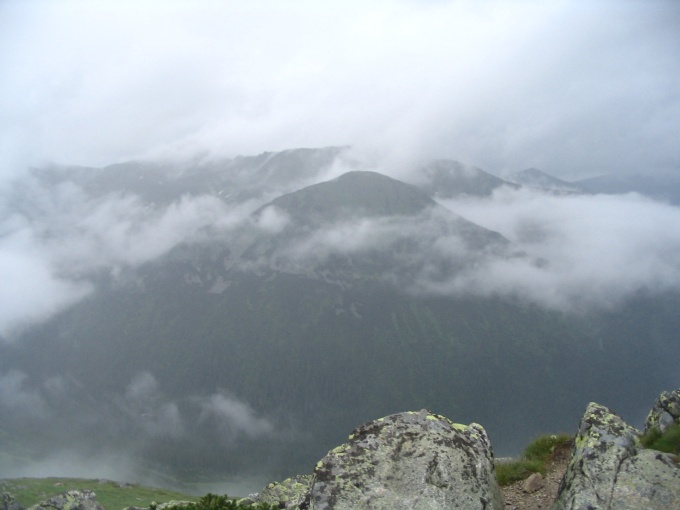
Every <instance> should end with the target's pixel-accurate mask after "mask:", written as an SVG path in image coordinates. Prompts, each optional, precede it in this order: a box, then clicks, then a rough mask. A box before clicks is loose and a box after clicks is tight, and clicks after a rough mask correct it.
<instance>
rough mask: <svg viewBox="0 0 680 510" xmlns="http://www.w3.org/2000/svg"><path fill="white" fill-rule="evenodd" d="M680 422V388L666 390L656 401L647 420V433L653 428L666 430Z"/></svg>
mask: <svg viewBox="0 0 680 510" xmlns="http://www.w3.org/2000/svg"><path fill="white" fill-rule="evenodd" d="M676 423H680V389H677V390H674V391H664V392H663V393H661V395H659V398H657V399H656V402H654V407H652V410H651V411H650V412H649V414H648V415H647V420H646V421H645V434H647V433H648V432H651V431H652V430H653V429H658V430H659V431H661V432H665V431H666V429H667V428H668V427H670V426H671V425H674V424H676Z"/></svg>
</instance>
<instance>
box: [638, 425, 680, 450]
mask: <svg viewBox="0 0 680 510" xmlns="http://www.w3.org/2000/svg"><path fill="white" fill-rule="evenodd" d="M640 443H641V444H642V446H644V447H645V448H649V449H651V450H658V451H660V452H665V453H672V454H673V455H680V424H676V425H671V426H670V427H668V428H667V429H666V431H665V432H663V433H662V432H661V431H660V430H659V429H652V430H651V431H650V432H648V433H647V434H644V435H643V436H642V437H640Z"/></svg>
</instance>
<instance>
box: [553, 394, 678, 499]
mask: <svg viewBox="0 0 680 510" xmlns="http://www.w3.org/2000/svg"><path fill="white" fill-rule="evenodd" d="M639 436H640V432H639V431H637V430H636V429H634V428H633V427H631V426H629V425H627V424H626V423H625V422H624V421H623V420H622V419H621V418H620V417H619V416H618V415H616V414H615V413H613V412H612V411H610V410H609V409H607V408H606V407H604V406H601V405H599V404H595V403H591V404H589V405H588V407H587V409H586V412H585V413H584V415H583V418H582V419H581V424H580V427H579V431H578V434H577V435H576V439H575V442H574V449H573V451H572V455H571V460H570V463H569V466H568V467H567V472H566V473H565V475H564V479H563V480H562V484H561V485H560V490H559V493H558V496H557V500H556V502H555V504H554V505H553V507H552V510H579V509H583V510H586V509H587V510H600V509H602V510H604V509H607V510H609V509H611V510H614V509H615V510H639V509H642V508H644V509H648V510H657V509H658V510H662V509H664V510H667V509H669V508H680V466H678V465H677V464H676V463H675V460H674V458H673V456H672V455H669V454H666V453H661V452H657V451H655V450H646V449H643V448H641V447H640V444H639V439H638V438H639Z"/></svg>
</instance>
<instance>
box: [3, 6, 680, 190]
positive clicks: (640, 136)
mask: <svg viewBox="0 0 680 510" xmlns="http://www.w3.org/2000/svg"><path fill="white" fill-rule="evenodd" d="M678 27H680V2H677V1H674V0H669V1H661V0H644V1H629V0H616V1H590V0H589V1H586V0H582V1H577V0H572V1H551V2H538V1H503V2H500V1H499V2H495V1H486V2H472V1H469V2H468V1H447V0H394V1H379V0H362V1H357V0H341V1H340V0H327V1H324V2H318V1H311V0H310V1H306V0H292V1H287V2H281V1H274V0H272V1H265V0H248V1H230V2H226V1H225V2H218V1H208V0H204V1H199V2H195V1H192V2H189V1H177V0H175V1H173V0H163V1H151V0H148V1H142V2H140V1H126V0H118V1H106V2H105V1H101V2H98V1H90V0H88V1H85V0H76V1H68V0H49V1H47V0H43V1H40V0H1V1H0V68H1V69H2V72H1V73H0V123H1V125H0V129H1V132H0V153H1V161H0V172H1V173H2V174H1V177H4V179H3V180H6V178H7V176H11V175H16V174H17V173H19V172H21V171H22V170H23V169H24V168H25V167H26V166H27V165H40V164H43V163H46V162H59V163H74V164H81V165H93V166H102V165H106V164H109V163H113V162H118V161H122V160H127V159H130V158H136V157H140V156H148V155H152V156H159V155H162V156H167V155H173V154H180V155H184V154H187V153H191V152H194V151H210V152H211V153H213V154H216V155H236V154H253V153H259V152H262V151H265V150H280V149H285V148H291V147H302V146H304V147H315V146H323V145H340V144H352V145H355V146H359V147H364V148H367V149H369V150H374V151H377V152H378V153H379V154H384V155H387V156H389V157H392V158H414V157H415V158H420V157H448V158H453V159H458V160H460V161H463V162H465V163H468V164H473V165H477V166H480V167H482V168H484V169H486V170H488V171H491V172H493V173H497V174H503V173H504V172H507V171H515V170H521V169H524V168H528V167H531V166H535V167H538V168H541V169H542V170H545V171H547V172H549V173H551V174H553V175H557V176H561V177H564V178H576V177H584V176H590V175H593V174H600V173H606V172H618V171H650V170H652V169H653V170H658V169H662V170H669V169H676V170H677V169H678V168H680V155H679V151H678V146H679V145H680V144H679V143H678V133H680V58H678V55H680V29H679V28H678Z"/></svg>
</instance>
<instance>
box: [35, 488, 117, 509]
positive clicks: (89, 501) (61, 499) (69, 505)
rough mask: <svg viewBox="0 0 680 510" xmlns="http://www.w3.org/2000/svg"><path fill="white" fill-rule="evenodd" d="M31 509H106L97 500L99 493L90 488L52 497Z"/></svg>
mask: <svg viewBox="0 0 680 510" xmlns="http://www.w3.org/2000/svg"><path fill="white" fill-rule="evenodd" d="M29 510H104V507H103V506H102V505H101V504H99V503H98V502H97V495H96V494H95V493H94V492H92V491H88V490H81V491H68V492H63V493H61V494H59V495H57V496H54V497H51V498H50V499H48V500H45V501H43V502H41V503H38V504H37V505H34V506H32V507H30V509H29Z"/></svg>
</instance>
